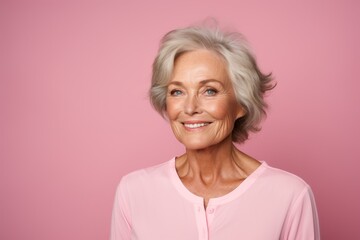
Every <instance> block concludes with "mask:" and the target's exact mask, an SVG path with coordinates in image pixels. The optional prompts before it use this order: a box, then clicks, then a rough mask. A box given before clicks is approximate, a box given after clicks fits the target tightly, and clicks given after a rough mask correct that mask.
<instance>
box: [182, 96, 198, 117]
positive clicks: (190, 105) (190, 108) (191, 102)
mask: <svg viewBox="0 0 360 240" xmlns="http://www.w3.org/2000/svg"><path fill="white" fill-rule="evenodd" d="M184 112H185V113H186V114H188V115H194V114H196V113H200V112H201V110H200V105H199V99H198V98H197V96H196V95H188V96H187V98H186V101H185V106H184Z"/></svg>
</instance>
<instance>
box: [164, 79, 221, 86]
mask: <svg viewBox="0 0 360 240" xmlns="http://www.w3.org/2000/svg"><path fill="white" fill-rule="evenodd" d="M211 82H215V83H218V84H220V85H221V86H224V84H223V83H222V82H221V81H219V80H216V79H205V80H202V81H200V82H199V84H200V85H205V84H207V83H211ZM170 85H176V86H184V84H183V83H182V82H180V81H171V82H169V83H168V84H167V86H170Z"/></svg>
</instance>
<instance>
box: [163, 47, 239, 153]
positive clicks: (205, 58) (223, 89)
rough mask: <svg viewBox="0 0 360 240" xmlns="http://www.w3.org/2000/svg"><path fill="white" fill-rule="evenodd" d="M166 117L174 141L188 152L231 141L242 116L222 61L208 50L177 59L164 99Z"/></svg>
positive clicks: (185, 54) (183, 55)
mask: <svg viewBox="0 0 360 240" xmlns="http://www.w3.org/2000/svg"><path fill="white" fill-rule="evenodd" d="M166 113H167V117H168V119H169V121H170V124H171V128H172V130H173V132H174V134H175V136H176V138H177V139H178V140H179V141H180V142H181V143H183V144H184V145H185V147H186V148H187V149H193V150H195V149H204V148H207V147H210V146H213V145H216V144H218V143H220V142H222V141H223V140H224V139H226V138H229V137H230V138H231V132H232V130H233V127H234V122H235V120H236V119H237V118H239V117H241V116H243V115H244V111H243V109H242V107H241V106H240V104H238V103H237V101H236V98H235V94H234V90H233V88H232V85H231V82H230V80H229V79H228V75H227V71H226V65H225V63H224V61H223V60H222V59H221V58H220V57H219V56H218V55H216V54H215V53H213V52H210V51H208V50H197V51H192V52H187V53H184V54H182V55H180V56H179V57H178V58H177V59H176V61H175V65H174V70H173V73H172V77H171V79H170V82H169V84H168V90H167V96H166Z"/></svg>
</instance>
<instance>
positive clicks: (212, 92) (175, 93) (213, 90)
mask: <svg viewBox="0 0 360 240" xmlns="http://www.w3.org/2000/svg"><path fill="white" fill-rule="evenodd" d="M209 92H211V93H209ZM218 92H219V91H218V90H216V89H214V88H207V89H205V91H204V94H205V95H207V96H214V95H216V94H217V93H218ZM182 94H183V92H182V91H181V90H179V89H173V90H171V91H170V96H179V95H182Z"/></svg>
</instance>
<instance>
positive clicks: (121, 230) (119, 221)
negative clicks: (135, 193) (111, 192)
mask: <svg viewBox="0 0 360 240" xmlns="http://www.w3.org/2000/svg"><path fill="white" fill-rule="evenodd" d="M126 193H127V189H126V185H125V182H124V179H122V180H121V181H120V184H119V185H118V187H117V190H116V194H115V200H114V206H113V211H112V220H111V232H110V240H130V239H131V222H130V214H129V207H128V201H127V197H126V196H127V194H126Z"/></svg>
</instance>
